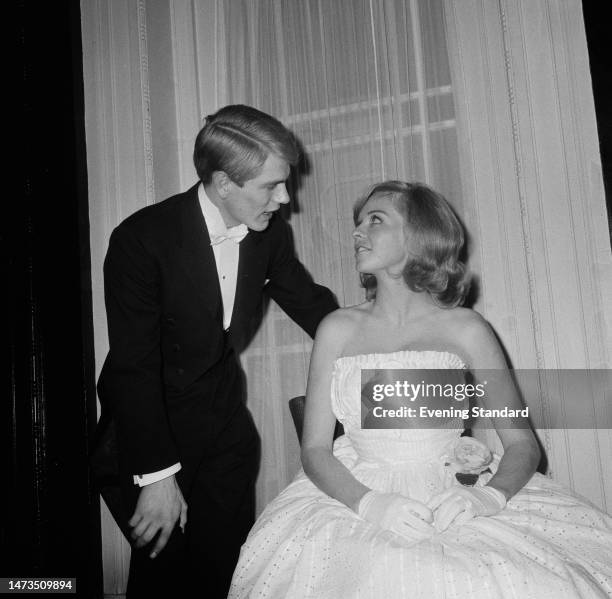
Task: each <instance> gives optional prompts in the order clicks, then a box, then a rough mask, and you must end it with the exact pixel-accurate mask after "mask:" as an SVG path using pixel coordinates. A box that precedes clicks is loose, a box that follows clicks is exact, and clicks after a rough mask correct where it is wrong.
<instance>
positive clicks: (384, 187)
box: [353, 181, 470, 308]
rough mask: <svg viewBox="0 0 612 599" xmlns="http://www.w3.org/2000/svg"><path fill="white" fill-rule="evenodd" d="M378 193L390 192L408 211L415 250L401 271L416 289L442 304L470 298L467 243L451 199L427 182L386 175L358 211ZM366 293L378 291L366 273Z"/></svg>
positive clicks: (406, 217)
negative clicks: (465, 256) (465, 255)
mask: <svg viewBox="0 0 612 599" xmlns="http://www.w3.org/2000/svg"><path fill="white" fill-rule="evenodd" d="M373 197H388V198H390V199H391V200H392V201H393V204H394V205H395V207H396V208H397V210H398V212H399V213H400V214H401V215H402V216H403V217H404V220H405V224H406V227H407V229H408V230H409V235H410V241H411V243H412V247H413V248H414V251H415V256H414V257H412V258H410V259H409V260H408V262H407V263H406V266H405V267H404V270H403V272H402V276H403V278H404V281H405V282H406V284H407V285H408V287H409V288H410V289H412V290H413V291H427V292H428V293H429V294H430V295H431V296H432V298H433V299H434V300H435V301H436V303H437V304H438V305H440V306H441V307H444V308H454V307H455V306H459V305H461V304H462V303H463V302H464V301H465V297H466V295H467V293H468V291H469V287H470V276H469V273H468V272H467V271H466V267H465V264H464V263H463V262H462V261H461V259H460V254H461V250H462V249H463V246H464V243H465V233H464V229H463V226H462V224H461V223H460V222H459V219H458V218H457V216H456V215H455V213H454V212H453V209H452V208H451V206H450V204H449V203H448V202H447V200H446V199H445V198H444V196H442V194H439V193H438V192H437V191H434V190H433V189H431V187H429V186H427V185H424V184H423V183H405V182H403V181H385V182H383V183H378V184H377V185H374V187H372V188H371V189H370V191H369V192H368V193H367V195H365V196H364V197H363V198H360V199H359V200H358V201H357V202H356V203H355V207H354V209H353V220H354V221H355V224H356V225H357V224H358V218H359V213H360V212H361V210H362V209H363V207H364V206H365V204H366V203H367V202H368V200H370V199H371V198H373ZM360 276H361V284H362V285H363V287H365V289H366V297H367V298H368V299H373V298H374V297H376V277H375V276H374V275H371V274H367V273H361V275H360Z"/></svg>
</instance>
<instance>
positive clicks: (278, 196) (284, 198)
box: [273, 185, 289, 204]
mask: <svg viewBox="0 0 612 599" xmlns="http://www.w3.org/2000/svg"><path fill="white" fill-rule="evenodd" d="M273 199H274V201H275V202H276V203H277V204H288V203H289V194H288V193H287V187H286V186H285V185H279V186H278V187H277V188H276V189H275V190H274V196H273Z"/></svg>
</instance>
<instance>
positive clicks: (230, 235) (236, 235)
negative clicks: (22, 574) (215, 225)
mask: <svg viewBox="0 0 612 599" xmlns="http://www.w3.org/2000/svg"><path fill="white" fill-rule="evenodd" d="M248 232H249V230H248V229H247V226H246V225H245V224H241V225H236V226H235V227H230V228H229V229H227V231H226V232H225V233H223V234H221V235H211V236H210V245H217V244H218V243H222V242H223V241H225V240H226V239H231V240H232V241H233V242H234V243H240V242H241V241H242V240H243V239H244V238H245V237H246V234H247V233H248Z"/></svg>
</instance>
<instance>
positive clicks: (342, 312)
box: [317, 302, 372, 339]
mask: <svg viewBox="0 0 612 599" xmlns="http://www.w3.org/2000/svg"><path fill="white" fill-rule="evenodd" d="M371 306H372V303H371V302H364V303H363V304H357V305H355V306H347V307H345V308H338V309H337V310H334V311H333V312H330V313H329V314H328V315H327V316H326V317H325V318H324V319H323V320H322V321H321V323H320V324H319V328H318V329H317V337H320V336H325V337H328V336H330V335H334V336H340V337H342V338H344V339H346V338H348V337H349V336H350V335H351V334H352V333H353V332H354V331H355V330H357V328H358V327H360V326H361V324H362V323H363V320H364V318H366V317H367V315H368V314H369V311H370V310H371Z"/></svg>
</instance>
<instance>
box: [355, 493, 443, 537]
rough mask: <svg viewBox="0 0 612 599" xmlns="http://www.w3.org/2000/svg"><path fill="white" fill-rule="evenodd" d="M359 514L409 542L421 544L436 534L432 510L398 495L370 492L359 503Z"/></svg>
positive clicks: (418, 502)
mask: <svg viewBox="0 0 612 599" xmlns="http://www.w3.org/2000/svg"><path fill="white" fill-rule="evenodd" d="M357 513H358V514H359V515H360V516H361V517H362V518H363V519H364V520H367V521H368V522H371V523H372V524H376V525H378V526H380V527H381V528H384V529H385V530H390V531H391V532H393V533H395V534H396V535H399V536H401V537H404V538H405V539H408V540H410V541H421V540H423V539H426V538H428V537H430V536H432V535H433V534H434V533H435V529H434V527H433V526H432V525H431V522H433V515H432V512H431V510H430V509H429V508H428V507H427V506H426V505H425V504H424V503H421V502H420V501H416V500H414V499H409V498H408V497H404V496H403V495H399V494H398V493H378V492H377V491H368V492H367V493H366V494H365V495H364V496H363V497H362V498H361V500H360V501H359V505H358V507H357Z"/></svg>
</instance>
